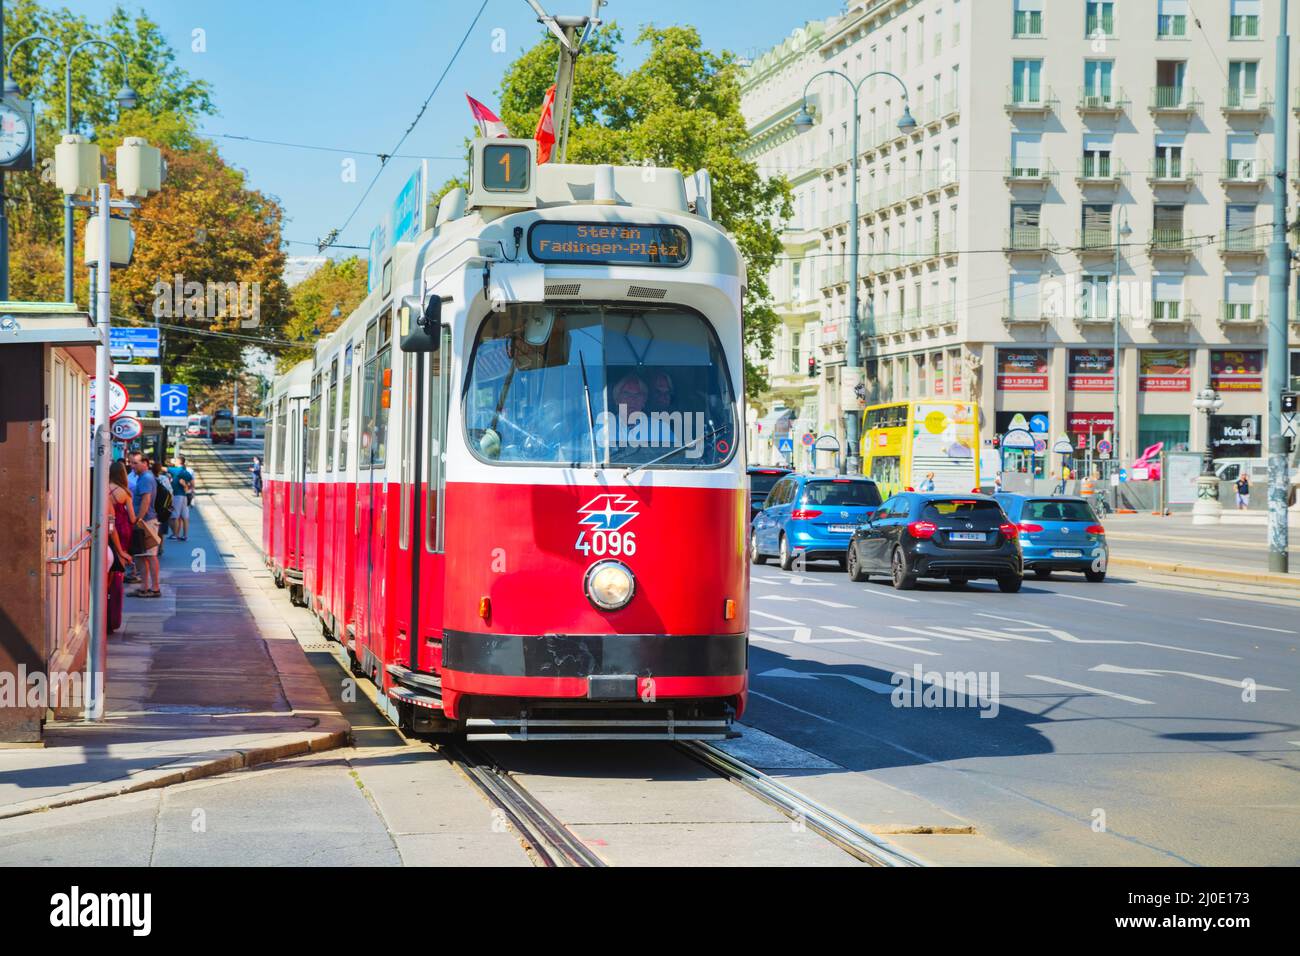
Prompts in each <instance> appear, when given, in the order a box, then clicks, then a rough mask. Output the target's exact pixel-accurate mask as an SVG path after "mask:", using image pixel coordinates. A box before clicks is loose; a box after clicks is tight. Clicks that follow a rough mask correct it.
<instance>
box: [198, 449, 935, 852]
mask: <svg viewBox="0 0 1300 956" xmlns="http://www.w3.org/2000/svg"><path fill="white" fill-rule="evenodd" d="M190 455H191V457H193V458H195V459H196V460H202V461H203V462H204V463H205V464H208V463H215V464H216V465H217V466H218V468H219V469H220V470H221V471H223V472H224V473H225V474H226V475H229V476H230V477H231V479H232V481H233V484H232V485H230V486H224V487H223V486H218V487H217V488H216V489H215V490H219V491H235V492H237V493H239V494H240V495H242V496H243V497H244V498H245V499H247V501H248V502H249V503H250V504H252V503H254V502H256V501H257V499H256V498H254V497H253V496H252V495H251V494H250V493H249V492H248V491H247V489H245V488H243V487H241V485H242V483H243V482H244V481H245V479H244V476H243V475H242V474H241V473H240V472H239V470H238V469H237V468H236V467H235V466H234V465H232V464H231V463H230V462H229V461H227V460H226V458H225V457H224V456H222V455H220V454H219V453H217V452H216V451H215V450H214V449H201V450H200V452H199V454H198V455H194V454H193V452H190ZM202 494H204V495H205V498H206V500H207V501H210V502H211V503H212V504H214V505H216V507H217V510H218V511H220V512H221V514H222V516H223V517H224V518H225V519H226V522H227V523H228V524H229V525H231V526H232V527H233V528H234V529H235V531H236V532H238V534H239V535H240V537H242V538H243V540H244V541H245V542H246V543H247V544H248V545H249V546H250V547H251V548H253V549H254V550H255V551H256V552H257V553H258V554H259V555H263V556H264V552H263V550H262V547H261V544H260V543H259V542H257V541H255V540H254V539H253V538H252V536H251V535H249V534H248V532H247V531H245V530H244V528H243V526H242V525H241V524H240V523H239V522H238V521H237V520H236V519H235V517H234V516H233V515H232V514H231V513H230V511H228V510H227V509H226V508H225V507H224V506H223V505H222V503H221V502H220V501H219V500H218V497H217V495H216V494H215V493H214V491H210V490H207V489H205V490H204V492H202ZM341 648H342V645H340V644H338V643H337V642H334V641H331V642H330V643H329V653H330V656H331V657H332V658H333V659H334V661H335V663H337V664H338V665H339V667H340V668H341V669H343V670H344V672H345V673H348V674H349V675H351V669H350V666H349V662H348V660H347V659H346V655H345V654H344V653H343V652H342V650H341ZM358 685H359V686H361V687H362V688H363V691H362V692H363V693H365V694H366V696H367V697H368V698H369V699H370V701H371V703H373V704H374V705H375V706H376V708H378V709H379V710H380V711H383V710H384V708H383V706H382V703H381V701H380V699H379V692H378V689H377V688H375V687H374V685H373V684H371V683H370V682H369V681H358ZM394 731H395V732H396V733H398V734H399V735H401V737H402V739H403V740H404V741H406V742H408V743H410V742H415V743H419V744H425V745H428V746H431V747H432V748H433V749H434V750H436V751H437V752H438V753H439V754H441V755H442V756H443V757H444V758H446V759H447V760H448V761H449V762H451V763H452V764H453V765H454V766H455V767H456V768H457V769H458V770H459V771H460V772H461V773H462V774H463V775H464V776H465V778H466V779H467V780H469V782H470V783H471V784H473V785H474V787H475V788H476V789H477V790H478V791H479V792H480V793H481V794H482V795H483V797H484V799H485V800H486V801H487V802H488V804H489V805H490V806H492V807H493V808H494V810H496V811H499V813H500V814H501V816H502V818H503V819H504V820H505V821H507V822H508V823H509V824H510V826H511V828H512V829H514V831H515V832H516V833H517V834H518V835H519V837H520V839H521V840H522V841H523V843H524V844H525V845H526V846H527V847H528V849H529V850H530V851H531V854H532V856H533V857H534V859H535V860H536V861H537V862H538V864H539V865H541V866H544V867H550V868H559V867H604V866H607V865H608V864H607V863H606V862H605V861H604V860H603V859H601V857H600V856H598V855H597V854H596V853H595V852H594V851H593V850H591V849H590V848H589V847H588V846H587V844H586V843H585V842H583V840H582V839H581V838H580V837H579V836H578V835H577V834H576V833H574V832H573V830H571V829H570V828H569V827H568V826H567V825H566V824H565V823H564V822H563V821H562V820H560V818H559V817H557V816H556V815H555V814H554V813H553V812H552V811H551V810H550V809H549V808H547V806H546V805H545V804H544V803H543V802H542V801H541V800H539V799H538V798H537V797H536V796H535V795H534V794H533V793H532V792H531V791H530V790H529V789H528V788H527V787H526V786H524V785H523V784H522V783H521V782H520V781H519V780H518V779H516V777H515V775H514V774H513V773H511V772H510V771H509V770H507V769H506V768H504V767H502V766H501V764H500V763H499V762H498V761H497V760H495V759H494V758H493V757H492V755H491V753H490V752H489V748H487V747H485V746H483V745H479V744H473V743H469V742H464V741H449V740H434V741H430V740H428V739H426V738H421V737H414V738H413V737H409V736H407V735H406V734H405V733H403V732H402V731H401V730H400V729H399V728H397V727H394ZM667 746H669V747H672V748H674V749H675V750H676V751H677V752H678V753H681V754H683V755H684V756H685V757H687V758H689V759H690V760H692V761H694V762H695V763H696V764H699V765H701V766H703V767H705V768H707V769H708V770H710V771H711V772H712V773H714V774H716V775H717V776H720V777H722V778H724V779H726V780H729V781H730V782H732V783H734V784H736V785H737V786H739V787H740V788H741V789H743V790H745V791H746V792H747V793H749V794H750V795H751V796H753V797H755V798H756V799H758V800H760V801H762V802H763V803H766V804H767V805H768V806H771V807H773V808H774V809H776V810H777V811H778V812H780V813H781V814H783V815H784V816H785V817H787V818H789V819H790V820H793V821H796V822H799V823H801V824H802V825H804V826H805V827H807V829H809V830H811V831H812V832H814V833H816V834H817V835H818V836H820V837H822V838H823V839H824V840H826V841H827V842H829V843H831V844H832V845H834V846H836V847H838V848H839V849H840V850H842V851H843V852H845V853H847V854H848V855H849V856H851V857H853V858H854V859H856V860H858V861H860V862H862V863H866V864H868V865H870V866H879V867H911V866H922V865H924V864H922V863H921V862H920V861H918V860H916V859H915V858H913V857H911V856H909V855H908V854H906V853H903V852H902V851H900V850H898V849H897V848H895V847H893V846H890V845H889V844H887V843H886V842H885V841H883V840H881V839H880V838H879V837H877V836H876V835H874V834H872V833H871V832H870V831H868V830H866V829H864V828H863V827H861V826H859V825H858V824H856V823H854V822H853V821H851V820H849V819H847V818H846V817H844V816H843V815H841V814H839V813H837V812H836V811H834V810H832V809H830V808H828V807H825V806H823V805H822V804H820V803H818V802H817V801H815V800H813V799H812V798H810V797H808V796H807V795H805V794H802V793H800V792H799V791H798V790H795V789H794V788H792V787H790V786H788V785H786V784H784V783H782V782H781V781H779V780H777V779H775V778H773V777H771V776H769V775H768V774H765V773H764V772H763V771H761V770H759V769H757V768H756V767H753V766H751V765H749V764H748V763H746V762H745V761H743V760H740V759H739V758H737V757H735V756H733V755H732V754H729V753H727V752H726V751H725V750H723V749H722V748H720V747H718V746H716V745H714V744H711V743H708V742H705V741H678V742H675V743H671V744H668V745H667Z"/></svg>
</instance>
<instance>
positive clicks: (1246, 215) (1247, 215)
mask: <svg viewBox="0 0 1300 956" xmlns="http://www.w3.org/2000/svg"><path fill="white" fill-rule="evenodd" d="M1224 226H1225V230H1226V232H1225V235H1224V242H1225V243H1226V245H1227V247H1228V248H1229V249H1240V250H1253V249H1255V248H1257V246H1258V240H1259V237H1258V235H1257V233H1256V231H1255V207H1254V206H1248V205H1232V206H1229V207H1228V211H1227V219H1226V222H1225V224H1224Z"/></svg>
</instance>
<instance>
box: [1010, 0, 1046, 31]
mask: <svg viewBox="0 0 1300 956" xmlns="http://www.w3.org/2000/svg"><path fill="white" fill-rule="evenodd" d="M1013 29H1014V33H1015V35H1016V36H1018V37H1040V36H1042V35H1043V0H1016V6H1015V20H1014V23H1013Z"/></svg>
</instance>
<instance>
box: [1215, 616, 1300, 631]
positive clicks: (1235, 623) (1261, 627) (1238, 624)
mask: <svg viewBox="0 0 1300 956" xmlns="http://www.w3.org/2000/svg"><path fill="white" fill-rule="evenodd" d="M1201 620H1202V621H1209V622H1210V623H1211V624H1229V625H1231V626H1232V627H1248V628H1250V629H1251V630H1253V631H1276V632H1277V633H1278V634H1294V633H1295V631H1287V630H1284V629H1282V628H1280V627H1265V626H1264V625H1262V624H1242V623H1241V622H1240V621H1220V620H1219V619H1218V618H1214V617H1203V618H1201Z"/></svg>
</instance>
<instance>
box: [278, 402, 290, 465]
mask: <svg viewBox="0 0 1300 956" xmlns="http://www.w3.org/2000/svg"><path fill="white" fill-rule="evenodd" d="M288 416H289V404H288V401H287V400H286V399H284V398H281V399H280V409H279V411H277V412H276V414H275V473H276V474H277V475H283V474H285V467H284V466H285V447H284V438H285V433H286V432H287V431H288V427H287V425H288Z"/></svg>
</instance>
